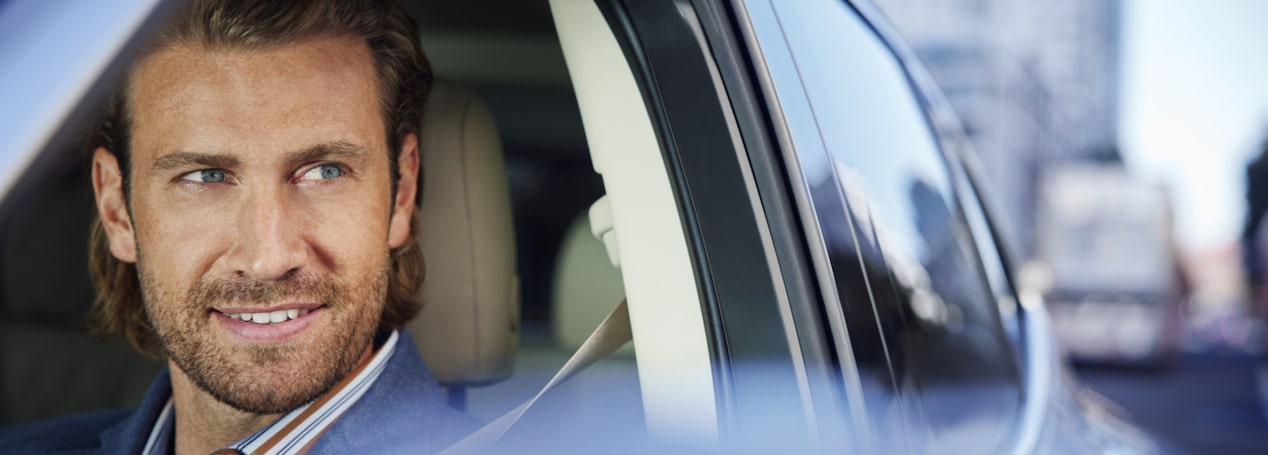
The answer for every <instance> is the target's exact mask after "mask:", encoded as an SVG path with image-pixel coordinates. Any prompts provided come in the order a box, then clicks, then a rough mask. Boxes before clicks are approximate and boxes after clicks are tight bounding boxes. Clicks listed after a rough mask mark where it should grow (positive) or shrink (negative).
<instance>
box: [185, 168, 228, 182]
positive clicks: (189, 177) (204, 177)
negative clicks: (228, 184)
mask: <svg viewBox="0 0 1268 455" xmlns="http://www.w3.org/2000/svg"><path fill="white" fill-rule="evenodd" d="M226 177H227V176H226V175H225V170H224V169H203V170H199V171H194V172H190V173H188V174H185V175H182V176H181V180H186V181H190V182H198V183H224V181H225V178H226Z"/></svg>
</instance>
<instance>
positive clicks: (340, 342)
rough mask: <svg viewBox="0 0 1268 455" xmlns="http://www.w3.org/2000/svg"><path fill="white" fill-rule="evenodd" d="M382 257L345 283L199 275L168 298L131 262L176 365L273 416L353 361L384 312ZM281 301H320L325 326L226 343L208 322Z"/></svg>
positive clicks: (313, 394)
mask: <svg viewBox="0 0 1268 455" xmlns="http://www.w3.org/2000/svg"><path fill="white" fill-rule="evenodd" d="M384 259H385V260H384V263H383V266H382V267H379V268H378V272H377V273H372V274H369V275H370V276H366V277H362V278H360V279H354V280H350V281H351V282H349V283H340V282H335V281H334V280H331V279H328V278H325V277H318V276H313V275H303V274H296V275H294V276H289V277H284V279H281V280H278V281H253V280H250V279H245V278H244V279H241V280H201V281H199V282H196V283H195V284H194V285H193V286H192V287H191V288H190V289H188V290H186V291H184V292H183V293H181V294H175V295H174V294H172V293H169V292H166V290H165V289H164V288H163V286H161V285H159V284H158V283H157V282H156V280H154V278H153V277H152V276H151V275H150V274H149V273H147V271H146V268H145V267H143V266H142V263H141V262H140V261H138V264H137V265H138V269H139V270H138V271H139V274H140V277H141V287H142V293H143V296H144V300H145V309H146V315H147V317H148V319H149V321H150V324H151V326H152V327H153V328H154V330H155V332H157V334H158V337H159V340H160V341H161V342H162V345H163V349H164V351H165V352H166V354H167V356H168V357H169V358H170V359H171V360H172V361H173V362H174V363H175V364H176V366H177V367H179V368H180V369H181V371H183V372H184V373H185V375H186V376H188V377H189V378H190V379H191V380H192V381H193V382H194V383H195V384H196V385H197V386H198V387H199V388H200V389H202V390H203V391H205V392H207V393H208V394H210V395H211V396H213V397H215V398H216V399H217V400H219V401H220V402H223V403H225V404H227V405H229V406H231V407H233V408H235V409H238V410H240V411H244V412H249V413H254V414H280V413H284V412H287V411H290V410H293V409H296V408H298V407H300V406H303V405H305V404H308V403H310V402H312V401H314V400H316V399H317V398H318V397H320V396H322V395H323V394H325V393H326V392H327V391H329V390H330V389H331V388H333V387H334V385H335V384H337V383H338V382H339V381H340V380H341V379H343V377H344V376H346V375H347V374H348V373H349V372H350V371H352V369H353V367H355V366H356V364H357V361H358V360H359V359H360V357H361V355H362V353H363V352H365V350H366V348H367V347H368V346H369V345H370V343H371V341H372V339H373V337H374V333H375V331H376V329H377V328H378V324H379V320H380V318H381V315H382V313H383V306H384V305H385V300H386V296H387V277H388V273H389V271H390V270H389V267H390V265H389V262H388V261H387V260H386V258H384ZM280 301H304V302H319V303H322V304H324V305H325V307H324V308H323V309H322V310H321V311H322V313H324V314H321V315H320V316H322V317H324V318H325V319H327V320H326V321H324V322H326V324H325V327H318V326H310V327H309V328H308V329H306V330H305V331H304V333H300V334H298V336H297V337H296V338H294V339H292V340H288V341H286V342H282V343H273V344H244V343H236V344H233V345H230V344H227V343H226V342H225V340H224V336H223V335H224V331H223V330H220V329H217V328H215V327H212V325H213V324H219V323H220V321H216V320H214V319H215V318H217V317H219V316H217V315H213V314H211V313H209V310H210V309H211V308H213V307H217V306H229V305H238V304H242V305H250V304H255V305H260V304H268V303H271V302H280ZM314 316H316V315H314ZM322 328H324V329H325V330H324V331H318V330H313V329H322ZM216 332H221V333H220V335H221V336H217V333H216Z"/></svg>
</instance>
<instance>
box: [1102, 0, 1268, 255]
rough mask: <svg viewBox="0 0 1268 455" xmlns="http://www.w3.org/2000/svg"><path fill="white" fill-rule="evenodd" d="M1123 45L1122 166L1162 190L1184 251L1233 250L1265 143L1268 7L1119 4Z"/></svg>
mask: <svg viewBox="0 0 1268 455" xmlns="http://www.w3.org/2000/svg"><path fill="white" fill-rule="evenodd" d="M1122 46H1123V47H1122V49H1121V51H1122V54H1121V57H1122V68H1121V69H1122V73H1121V77H1122V80H1121V85H1120V103H1121V104H1120V107H1119V108H1120V122H1119V137H1120V143H1121V146H1122V152H1123V155H1124V159H1125V160H1126V162H1127V165H1128V167H1129V168H1132V169H1134V170H1135V171H1137V172H1139V173H1141V174H1142V175H1145V176H1148V177H1150V178H1155V179H1160V180H1162V181H1163V182H1164V183H1166V184H1167V185H1168V186H1169V187H1170V189H1171V191H1172V194H1173V199H1174V203H1175V215H1176V229H1177V236H1178V239H1179V241H1180V243H1181V245H1182V246H1184V247H1186V248H1187V249H1190V250H1201V249H1209V248H1218V247H1221V246H1224V245H1227V244H1228V243H1229V242H1232V241H1235V240H1236V239H1237V238H1238V236H1239V235H1240V231H1241V225H1242V222H1243V217H1244V216H1245V209H1244V205H1245V202H1244V201H1245V165H1246V163H1247V162H1249V161H1250V160H1251V159H1252V158H1253V157H1254V155H1256V154H1258V153H1259V150H1260V144H1261V143H1262V142H1263V140H1264V136H1265V135H1266V134H1268V1H1264V0H1125V3H1124V5H1123V29H1122Z"/></svg>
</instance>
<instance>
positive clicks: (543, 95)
mask: <svg viewBox="0 0 1268 455" xmlns="http://www.w3.org/2000/svg"><path fill="white" fill-rule="evenodd" d="M402 3H403V4H404V5H405V6H406V8H407V9H408V10H409V11H410V13H411V14H412V15H413V16H414V17H415V18H416V20H417V21H418V23H419V26H420V29H421V39H422V42H423V47H424V50H425V52H426V53H427V56H428V59H429V61H430V63H431V65H432V68H433V71H434V74H435V76H436V80H437V83H436V85H435V87H434V89H433V92H432V94H431V96H430V98H429V100H428V104H427V106H426V109H425V118H424V125H423V128H422V152H423V154H424V157H423V176H424V190H423V194H422V196H421V201H420V202H421V209H420V214H421V215H420V217H419V220H418V221H419V224H416V226H418V227H419V229H420V231H421V235H420V242H421V244H422V246H423V250H424V255H425V257H426V261H427V262H426V270H427V272H426V278H425V283H424V285H423V288H422V289H421V290H420V300H421V301H422V302H423V303H424V309H423V312H422V314H421V315H420V317H419V318H416V319H415V320H414V321H413V322H411V323H410V326H409V329H410V330H411V332H412V333H413V334H414V335H415V340H416V342H417V343H418V344H419V347H420V350H421V351H422V352H423V355H424V358H425V360H426V361H427V363H428V365H429V367H430V368H431V369H432V371H433V374H434V375H435V376H436V377H437V379H438V380H439V381H440V382H441V383H442V384H443V385H445V386H446V387H447V389H448V390H449V392H450V402H451V404H452V405H454V406H455V407H458V408H460V409H464V410H466V411H467V412H468V413H470V414H472V415H474V416H476V417H477V418H479V419H482V420H486V421H488V420H492V419H494V418H496V417H498V416H499V415H502V414H503V413H505V412H506V411H508V410H510V409H511V408H513V407H515V406H516V405H519V404H520V403H521V402H523V401H525V400H527V399H529V398H531V397H532V396H533V395H534V394H535V393H536V392H537V391H538V390H539V389H540V388H541V386H542V385H543V384H545V383H546V381H547V380H548V379H550V377H551V375H553V374H554V373H555V371H556V370H557V369H558V368H559V367H560V366H561V365H563V363H564V362H565V360H567V358H568V356H569V355H571V354H572V352H573V351H574V350H576V348H577V347H578V346H580V345H581V344H582V342H583V341H584V340H585V339H586V337H587V336H588V335H589V334H590V332H591V331H592V330H594V328H595V327H596V326H597V325H598V324H599V322H600V321H601V320H602V318H603V317H604V315H606V314H607V312H608V311H610V310H611V309H612V308H613V307H614V306H615V305H616V304H617V303H618V302H619V301H620V300H621V299H622V298H623V297H624V290H623V288H622V285H621V275H620V272H619V271H618V270H617V269H616V267H614V266H613V265H612V262H611V261H609V259H608V257H607V252H606V250H605V249H604V247H603V244H602V242H600V241H599V240H596V238H595V236H594V235H593V233H592V232H591V229H590V227H589V219H588V211H589V208H590V206H591V204H592V203H594V202H595V201H596V200H597V199H598V198H599V197H600V196H602V195H603V192H604V190H603V183H602V180H601V178H600V176H599V175H598V174H596V173H595V171H594V169H593V166H592V164H591V160H590V155H589V153H588V150H587V146H586V138H585V134H584V131H583V126H582V121H581V116H580V113H579V110H578V108H577V101H576V98H575V95H574V93H573V90H572V86H571V84H570V82H569V78H568V72H567V68H566V67H565V63H564V58H563V53H562V51H561V49H560V45H559V41H558V38H557V36H556V33H555V30H554V24H553V21H552V18H551V13H550V9H549V5H548V3H547V1H545V0H531V1H503V0H471V1H466V2H439V1H418V0H415V1H404V2H402ZM45 155H52V156H51V157H49V156H46V157H44V158H41V163H42V165H41V166H39V167H38V168H33V170H30V171H28V172H27V176H26V177H24V179H23V180H22V183H21V184H20V185H18V186H16V187H15V188H14V189H13V190H11V191H10V192H9V194H8V195H7V196H6V198H5V199H4V202H3V204H2V205H0V362H3V367H0V425H7V424H16V423H24V422H31V421H35V420H40V419H44V418H49V417H54V416H58V415H64V414H69V413H72V412H80V411H87V410H93V409H102V408H128V407H133V406H135V405H136V404H137V403H138V402H139V401H140V398H141V396H142V395H143V394H144V392H145V389H146V387H147V386H148V385H149V383H150V381H151V380H152V379H153V377H154V375H155V374H156V373H157V372H158V371H159V369H161V368H162V366H163V365H162V364H161V363H160V362H159V361H158V360H156V359H150V358H146V357H143V356H141V355H140V354H137V353H135V352H134V351H133V350H132V349H131V348H130V347H129V346H127V345H126V344H125V343H124V342H123V341H122V340H117V339H103V338H100V337H97V336H94V335H92V334H89V333H88V330H87V329H86V327H87V325H86V318H87V314H88V310H89V308H90V307H91V305H92V302H93V299H94V290H93V288H92V285H91V284H90V282H89V278H88V260H87V251H88V249H87V246H88V244H89V232H90V223H91V221H92V219H93V218H92V217H93V213H94V204H93V201H92V189H91V186H90V184H89V180H88V172H87V171H88V168H87V166H86V163H87V162H88V160H87V155H86V154H84V152H83V151H82V150H80V149H79V148H75V147H68V148H64V149H55V150H54V149H50V150H46V151H45ZM632 350H633V347H632V345H627V346H626V347H624V348H623V349H622V350H621V351H619V352H618V353H617V354H615V355H613V356H609V357H608V358H607V359H605V360H604V361H602V362H601V363H600V364H598V365H596V366H595V367H592V368H590V369H589V370H588V371H586V372H585V374H582V375H580V376H578V377H577V378H576V379H574V380H572V381H571V382H570V383H568V384H565V385H564V386H563V387H561V388H560V389H558V390H556V391H555V392H552V393H551V396H550V397H548V398H546V399H544V400H543V401H541V402H540V405H539V406H537V407H536V408H534V411H532V412H531V413H530V415H529V416H526V418H525V424H524V425H523V426H527V427H530V428H531V427H532V421H533V419H531V418H529V417H531V415H532V414H534V413H542V414H543V415H546V414H549V415H550V420H551V421H552V422H555V424H559V422H560V421H561V419H562V420H563V421H569V416H572V417H574V419H573V420H575V421H577V422H580V421H581V420H582V419H580V417H581V416H587V415H590V416H593V415H595V414H600V413H601V414H604V415H609V416H611V415H614V414H618V415H621V416H625V417H627V418H613V419H606V421H607V422H609V424H610V425H629V424H632V423H637V424H641V422H642V416H641V408H640V405H641V401H640V395H639V393H640V392H639V385H638V378H637V371H636V368H635V365H634V357H633V355H632ZM589 424H590V425H589V427H590V428H594V425H595V424H596V423H595V422H589ZM530 431H531V430H530ZM623 431H628V428H626V429H625V430H623Z"/></svg>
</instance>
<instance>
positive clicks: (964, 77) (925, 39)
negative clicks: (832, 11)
mask: <svg viewBox="0 0 1268 455" xmlns="http://www.w3.org/2000/svg"><path fill="white" fill-rule="evenodd" d="M874 2H875V3H876V4H877V6H878V7H879V8H880V10H881V11H882V12H883V13H884V14H885V15H886V16H888V17H889V19H890V21H891V22H892V23H893V24H894V26H895V28H896V29H897V30H898V32H899V33H900V34H901V35H902V36H903V37H904V38H905V39H906V40H907V42H908V43H909V44H910V45H911V47H912V48H913V50H915V52H916V54H917V55H918V56H919V57H920V59H921V60H922V61H923V62H924V64H925V66H926V67H927V68H928V69H929V72H930V73H932V74H933V76H934V78H935V79H937V80H938V83H939V85H941V87H942V90H943V93H944V94H945V95H946V97H947V99H948V100H949V101H950V103H951V105H952V107H953V108H954V109H955V111H956V113H957V114H958V115H959V117H960V120H961V122H962V123H963V124H964V127H965V130H966V132H967V133H968V136H969V139H970V141H971V142H972V143H973V146H974V148H975V149H976V150H977V154H978V156H979V157H980V158H981V161H982V164H983V166H984V171H986V173H987V174H988V175H987V176H986V177H987V179H988V181H989V184H990V185H991V186H992V187H993V188H992V189H993V190H994V191H993V194H994V195H995V198H996V200H997V201H998V202H1000V203H1001V204H1002V206H1003V207H1001V208H1002V209H1003V210H1004V211H1005V212H1007V213H1006V214H999V217H1000V218H1002V219H1001V220H1000V221H1001V222H1003V223H1007V225H1008V226H1007V227H1008V230H1009V231H1010V232H1008V233H1007V234H1006V238H1007V241H1008V243H1010V245H1009V246H1010V248H1011V249H1012V250H1013V251H1015V252H1017V254H1018V256H1019V257H1023V258H1024V257H1029V256H1030V254H1031V253H1032V252H1033V247H1034V227H1035V226H1034V223H1035V221H1034V220H1035V206H1036V200H1035V198H1036V195H1037V188H1038V187H1037V185H1038V181H1039V179H1040V177H1041V175H1042V173H1043V169H1044V168H1045V167H1046V166H1049V165H1052V164H1054V163H1060V162H1066V161H1070V160H1098V161H1105V160H1112V161H1121V159H1120V158H1119V156H1118V153H1117V151H1116V150H1117V149H1116V147H1115V145H1116V143H1117V137H1116V132H1117V130H1118V124H1117V118H1118V108H1117V101H1118V80H1119V70H1118V52H1119V24H1120V4H1119V2H1118V1H1114V0H1046V1H1041V2H1019V1H1014V0H874Z"/></svg>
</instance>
